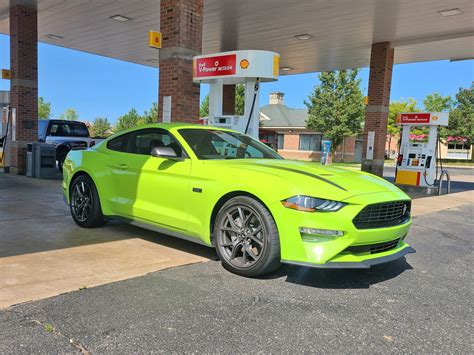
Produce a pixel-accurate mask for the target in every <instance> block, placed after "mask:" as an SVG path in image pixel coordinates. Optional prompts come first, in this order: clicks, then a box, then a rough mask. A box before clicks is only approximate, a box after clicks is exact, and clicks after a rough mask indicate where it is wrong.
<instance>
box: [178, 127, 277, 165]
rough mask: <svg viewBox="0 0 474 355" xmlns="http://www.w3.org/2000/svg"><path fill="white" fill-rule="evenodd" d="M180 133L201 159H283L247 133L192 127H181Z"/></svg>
mask: <svg viewBox="0 0 474 355" xmlns="http://www.w3.org/2000/svg"><path fill="white" fill-rule="evenodd" d="M179 133H180V134H181V136H182V137H183V138H184V139H185V140H186V142H187V143H188V144H189V146H190V147H191V149H192V150H193V152H194V154H196V156H197V157H198V158H199V159H283V158H282V157H281V156H279V155H278V154H277V153H276V152H275V151H274V150H272V149H271V148H269V147H267V146H266V145H265V144H263V143H260V142H259V141H257V140H255V139H253V138H251V137H249V136H247V135H245V134H240V133H236V132H228V131H220V130H214V129H192V128H191V129H180V130H179Z"/></svg>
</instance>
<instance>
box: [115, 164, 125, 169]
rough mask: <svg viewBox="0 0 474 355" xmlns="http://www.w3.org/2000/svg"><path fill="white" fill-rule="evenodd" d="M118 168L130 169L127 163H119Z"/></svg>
mask: <svg viewBox="0 0 474 355" xmlns="http://www.w3.org/2000/svg"><path fill="white" fill-rule="evenodd" d="M117 169H120V170H127V169H128V165H127V164H118V165H117Z"/></svg>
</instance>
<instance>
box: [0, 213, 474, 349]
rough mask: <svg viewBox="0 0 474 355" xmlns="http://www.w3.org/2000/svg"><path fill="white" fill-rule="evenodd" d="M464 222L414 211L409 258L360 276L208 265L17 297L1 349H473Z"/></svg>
mask: <svg viewBox="0 0 474 355" xmlns="http://www.w3.org/2000/svg"><path fill="white" fill-rule="evenodd" d="M473 227H474V226H473V205H465V206H461V207H458V208H453V209H449V210H445V211H442V212H436V213H431V214H426V215H422V216H419V217H415V220H414V226H413V228H412V229H411V232H410V234H409V237H408V241H409V243H411V244H412V245H413V246H414V248H415V249H417V253H416V254H409V255H408V256H407V258H406V259H399V260H398V261H395V262H392V263H389V264H385V265H379V266H376V267H373V268H372V269H370V270H365V271H364V270H320V269H309V268H303V267H293V266H292V267H290V266H286V267H283V268H282V269H280V270H279V271H278V272H277V273H275V274H272V275H270V276H267V277H264V278H259V279H248V278H243V277H239V276H235V275H233V274H230V273H229V272H227V271H225V270H224V269H223V268H222V267H221V265H220V262H218V261H211V262H207V263H199V264H193V265H188V266H182V267H178V268H173V269H168V270H162V271H158V272H154V273H151V274H148V275H145V276H141V277H137V278H132V279H129V280H125V281H120V282H115V283H111V284H107V285H103V286H98V287H94V288H87V289H83V290H78V291H75V292H70V293H66V294H62V295H59V296H56V297H53V298H49V299H45V300H42V301H37V302H33V303H29V304H22V305H19V306H15V307H12V308H10V309H7V310H3V311H0V353H2V354H10V353H11V354H13V353H15V354H18V353H69V352H77V351H82V352H92V353H103V352H114V353H148V352H164V353H170V352H178V353H181V352H195V353H199V352H205V353H209V352H211V353H215V352H223V353H241V352H250V353H255V352H263V353H270V352H298V353H301V352H305V353H306V352H325V353H327V352H330V353H341V352H342V353H382V352H408V353H420V352H425V353H460V354H467V353H473V351H474V348H473V341H472V320H473V314H472V299H473V297H472V296H473V295H472V284H473V282H472V281H473V277H472V250H473V244H472V237H473V235H472V231H473V229H474V228H473ZM84 262H87V260H85V261H84Z"/></svg>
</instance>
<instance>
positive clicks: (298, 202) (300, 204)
mask: <svg viewBox="0 0 474 355" xmlns="http://www.w3.org/2000/svg"><path fill="white" fill-rule="evenodd" d="M281 203H282V204H283V206H285V207H286V208H291V209H293V210H298V211H304V212H316V211H318V212H336V211H339V210H340V209H341V208H342V207H344V206H345V205H346V204H345V203H343V202H339V201H332V200H325V199H322V198H316V197H311V196H300V195H298V196H293V197H290V198H287V199H286V200H283V201H281Z"/></svg>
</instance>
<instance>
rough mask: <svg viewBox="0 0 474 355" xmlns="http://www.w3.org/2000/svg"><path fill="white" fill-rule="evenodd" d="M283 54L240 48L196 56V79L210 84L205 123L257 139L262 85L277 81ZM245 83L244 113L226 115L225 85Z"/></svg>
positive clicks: (194, 74) (194, 77)
mask: <svg viewBox="0 0 474 355" xmlns="http://www.w3.org/2000/svg"><path fill="white" fill-rule="evenodd" d="M279 62H280V55H279V54H277V53H274V52H269V51H259V50H240V51H231V52H223V53H214V54H207V55H200V56H197V57H194V58H193V69H194V73H193V80H194V82H197V83H204V84H209V117H208V118H207V119H205V120H204V124H208V125H212V126H217V127H224V128H230V129H233V130H236V131H239V132H242V133H245V134H249V135H251V136H253V137H254V138H257V139H258V128H259V116H260V113H259V104H258V99H259V87H260V83H261V82H268V81H276V80H278V74H279ZM233 84H243V85H244V86H245V105H244V114H243V115H242V116H239V115H225V114H223V110H222V108H223V105H222V102H223V90H224V85H233Z"/></svg>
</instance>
